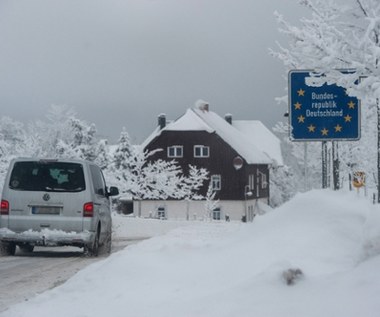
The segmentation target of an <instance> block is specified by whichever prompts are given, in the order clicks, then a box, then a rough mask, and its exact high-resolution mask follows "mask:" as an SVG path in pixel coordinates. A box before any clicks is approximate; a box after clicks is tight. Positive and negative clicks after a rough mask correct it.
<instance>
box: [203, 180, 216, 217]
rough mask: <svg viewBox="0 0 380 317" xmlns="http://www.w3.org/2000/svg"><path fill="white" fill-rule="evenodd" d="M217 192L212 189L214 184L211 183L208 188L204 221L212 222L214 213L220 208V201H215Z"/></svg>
mask: <svg viewBox="0 0 380 317" xmlns="http://www.w3.org/2000/svg"><path fill="white" fill-rule="evenodd" d="M215 197H216V191H215V190H214V189H213V188H212V183H211V182H210V183H209V185H208V188H207V193H206V196H205V204H204V219H205V220H211V219H212V213H213V211H214V210H215V208H217V207H218V206H219V199H215Z"/></svg>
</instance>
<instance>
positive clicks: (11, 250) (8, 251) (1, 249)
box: [0, 242, 16, 256]
mask: <svg viewBox="0 0 380 317" xmlns="http://www.w3.org/2000/svg"><path fill="white" fill-rule="evenodd" d="M15 253H16V244H15V243H13V242H0V254H1V255H3V256H7V255H15Z"/></svg>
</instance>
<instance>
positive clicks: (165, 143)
mask: <svg viewBox="0 0 380 317" xmlns="http://www.w3.org/2000/svg"><path fill="white" fill-rule="evenodd" d="M173 145H180V146H183V157H182V158H175V160H176V161H177V162H178V164H179V165H180V166H181V168H182V170H183V171H185V173H186V171H187V170H188V166H189V164H191V165H195V166H197V167H203V168H206V169H207V170H208V171H209V173H210V174H209V176H211V175H221V184H222V187H221V190H220V191H217V195H216V197H215V198H216V199H220V200H231V201H234V200H245V199H246V197H245V192H246V186H247V185H248V184H249V175H254V182H255V185H254V186H252V187H253V188H252V191H254V194H255V196H254V198H268V197H269V169H268V166H267V165H255V164H247V163H246V162H245V161H244V164H243V166H242V168H240V169H238V170H237V169H235V167H234V165H233V161H234V158H236V157H237V156H239V155H238V153H237V152H236V151H235V150H234V149H233V148H232V147H231V146H230V145H228V144H227V143H226V142H225V141H224V140H223V139H221V138H220V137H219V136H218V135H217V134H215V133H208V132H206V131H162V132H161V134H160V135H159V136H158V137H157V138H156V139H154V140H153V141H152V142H150V144H149V145H148V146H147V147H146V150H148V151H151V150H156V149H162V151H160V152H157V153H156V154H155V155H153V156H152V157H151V158H150V159H151V160H152V161H153V160H157V159H163V160H171V159H172V158H168V156H167V148H168V147H169V146H173ZM195 145H204V146H209V148H210V155H209V157H208V158H196V157H194V146H195ZM258 171H260V172H261V173H262V174H265V175H266V177H267V180H268V184H267V187H266V188H264V189H263V188H261V185H259V184H258V182H259V181H260V178H259V177H258ZM207 188H208V182H207V184H205V186H204V187H203V188H202V190H201V194H202V195H205V194H206V191H207Z"/></svg>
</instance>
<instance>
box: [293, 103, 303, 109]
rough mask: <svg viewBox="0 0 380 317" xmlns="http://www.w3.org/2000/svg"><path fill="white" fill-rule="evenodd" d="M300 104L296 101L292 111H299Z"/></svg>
mask: <svg viewBox="0 0 380 317" xmlns="http://www.w3.org/2000/svg"><path fill="white" fill-rule="evenodd" d="M301 106H302V105H301V104H300V103H299V102H298V101H297V102H296V103H295V104H294V109H296V110H300V109H301Z"/></svg>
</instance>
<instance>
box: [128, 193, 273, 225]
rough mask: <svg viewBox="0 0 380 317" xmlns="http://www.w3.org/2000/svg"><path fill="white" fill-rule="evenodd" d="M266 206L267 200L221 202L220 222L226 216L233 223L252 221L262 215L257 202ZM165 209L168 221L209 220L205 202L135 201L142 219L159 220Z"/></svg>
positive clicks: (219, 204) (138, 215)
mask: <svg viewBox="0 0 380 317" xmlns="http://www.w3.org/2000/svg"><path fill="white" fill-rule="evenodd" d="M258 201H260V202H262V203H264V204H266V203H267V199H264V198H262V199H248V200H227V201H226V200H221V201H219V203H218V207H220V220H221V221H225V220H226V216H228V217H229V219H230V220H231V221H241V220H242V217H243V216H245V217H246V220H247V221H252V220H253V218H254V216H255V215H256V214H259V213H261V212H262V211H261V210H260V209H259V206H258V204H257V202H258ZM160 208H161V210H162V208H164V210H165V213H166V218H167V219H172V220H174V219H180V220H204V219H208V218H209V217H208V216H207V212H206V211H205V201H204V200H203V201H184V200H166V201H162V200H143V201H134V208H133V210H134V215H135V217H142V218H158V210H159V209H160Z"/></svg>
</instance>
